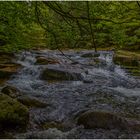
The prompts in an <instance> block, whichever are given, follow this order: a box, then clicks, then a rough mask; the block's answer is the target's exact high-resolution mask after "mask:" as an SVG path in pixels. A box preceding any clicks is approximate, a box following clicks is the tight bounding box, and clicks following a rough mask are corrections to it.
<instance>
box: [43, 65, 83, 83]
mask: <svg viewBox="0 0 140 140" xmlns="http://www.w3.org/2000/svg"><path fill="white" fill-rule="evenodd" d="M82 72H83V70H82V69H80V68H76V67H72V66H62V65H59V66H56V65H48V66H47V67H46V69H45V70H44V71H43V73H42V74H41V79H43V80H75V81H76V80H82V79H83V76H82V74H81V73H82Z"/></svg>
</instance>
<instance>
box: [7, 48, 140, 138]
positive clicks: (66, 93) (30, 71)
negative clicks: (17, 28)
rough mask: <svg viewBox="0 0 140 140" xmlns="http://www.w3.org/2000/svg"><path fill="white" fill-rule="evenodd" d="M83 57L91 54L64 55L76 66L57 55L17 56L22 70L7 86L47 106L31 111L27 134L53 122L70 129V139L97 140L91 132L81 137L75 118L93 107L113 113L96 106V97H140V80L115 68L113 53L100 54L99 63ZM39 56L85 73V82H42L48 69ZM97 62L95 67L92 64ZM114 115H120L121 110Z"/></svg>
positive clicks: (28, 53)
mask: <svg viewBox="0 0 140 140" xmlns="http://www.w3.org/2000/svg"><path fill="white" fill-rule="evenodd" d="M90 52H92V51H90ZM83 53H88V51H83V52H82V51H81V52H78V53H76V52H74V51H71V52H70V51H67V52H65V55H67V56H69V57H70V58H71V59H72V60H74V61H75V62H78V63H77V64H72V62H71V61H70V60H68V59H67V58H66V57H65V56H64V55H62V54H61V53H59V52H57V51H48V50H47V51H32V52H23V53H21V54H18V55H17V59H18V60H17V61H16V63H19V64H21V65H22V66H23V68H22V69H21V70H20V71H19V72H18V73H17V74H16V75H14V76H13V77H12V78H11V79H10V80H9V81H8V84H10V85H13V86H15V87H17V88H18V89H20V90H21V92H23V93H24V94H25V95H29V96H31V97H36V98H37V99H39V100H41V101H44V102H46V103H47V104H48V106H47V107H46V108H41V109H40V108H32V109H30V117H31V121H32V122H31V126H30V127H29V129H28V132H30V131H31V130H36V131H39V130H40V127H38V126H40V125H41V124H42V123H44V122H50V121H53V122H61V123H62V122H63V124H66V125H67V127H68V128H69V127H70V131H69V135H71V136H70V138H73V137H72V136H73V135H75V136H76V138H94V136H95V135H97V134H96V133H97V132H95V130H93V131H91V130H89V131H88V130H84V129H83V128H81V129H80V131H81V133H82V134H79V133H80V132H79V128H78V130H77V126H76V125H75V123H74V121H73V118H74V117H75V115H76V114H77V113H78V112H80V111H83V110H87V109H89V108H93V107H96V108H102V109H103V108H105V109H107V110H112V109H110V107H109V106H107V105H104V106H100V105H98V106H97V105H95V100H96V99H98V98H99V97H98V96H97V97H96V98H95V97H94V95H95V94H97V93H98V94H97V95H99V96H100V93H102V94H104V93H109V94H111V96H117V98H119V99H120V100H121V99H122V98H123V96H129V97H130V96H140V79H135V78H134V77H132V76H130V75H129V74H128V73H126V71H125V70H124V69H122V68H121V67H120V66H119V65H115V64H114V63H113V59H112V58H113V52H111V51H110V52H109V51H108V52H107V51H101V52H99V53H100V56H99V58H98V62H97V63H96V61H95V59H93V58H83V57H81V56H82V54H83ZM37 56H44V57H52V58H55V59H58V60H59V61H60V64H63V65H64V66H67V65H68V66H73V65H74V68H75V71H76V68H77V70H82V76H83V79H81V80H79V81H77V80H75V81H59V80H58V81H55V82H51V81H45V80H41V79H40V75H41V73H42V71H43V70H45V68H46V66H47V65H37V64H35V62H36V57H37ZM94 61H95V63H93V65H91V63H89V62H94ZM56 67H59V64H56ZM66 68H67V67H66ZM68 68H69V67H68ZM84 81H86V82H84ZM131 91H133V92H131ZM114 98H115V97H114ZM113 111H114V110H113ZM115 111H116V112H117V111H118V112H119V110H115ZM35 126H37V127H35ZM73 129H74V133H73ZM66 130H67V129H66ZM68 130H69V129H68ZM71 131H72V133H73V135H72V133H71ZM47 133H48V132H47ZM100 133H102V132H100ZM108 133H109V132H108ZM111 133H113V132H111ZM67 135H68V132H67ZM65 136H66V135H65ZM56 138H58V137H56ZM97 138H98V136H97Z"/></svg>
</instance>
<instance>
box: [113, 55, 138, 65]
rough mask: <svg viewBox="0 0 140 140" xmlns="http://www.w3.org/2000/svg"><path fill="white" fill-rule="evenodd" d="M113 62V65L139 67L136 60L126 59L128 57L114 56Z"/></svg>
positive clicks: (132, 58)
mask: <svg viewBox="0 0 140 140" xmlns="http://www.w3.org/2000/svg"><path fill="white" fill-rule="evenodd" d="M113 61H114V63H115V64H118V65H121V66H124V67H125V66H137V67H138V66H139V61H138V60H137V58H134V57H128V56H120V55H115V56H114V57H113Z"/></svg>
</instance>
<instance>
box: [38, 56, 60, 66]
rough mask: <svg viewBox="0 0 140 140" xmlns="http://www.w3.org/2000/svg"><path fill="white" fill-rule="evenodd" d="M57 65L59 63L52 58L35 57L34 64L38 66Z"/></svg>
mask: <svg viewBox="0 0 140 140" xmlns="http://www.w3.org/2000/svg"><path fill="white" fill-rule="evenodd" d="M58 63H59V61H58V60H56V59H54V58H46V57H43V56H38V57H36V62H35V64H39V65H48V64H58Z"/></svg>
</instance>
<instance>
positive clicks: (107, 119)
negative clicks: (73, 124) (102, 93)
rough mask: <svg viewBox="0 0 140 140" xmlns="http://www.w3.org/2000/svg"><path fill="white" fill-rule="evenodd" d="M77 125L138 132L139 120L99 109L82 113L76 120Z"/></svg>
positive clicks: (86, 127)
mask: <svg viewBox="0 0 140 140" xmlns="http://www.w3.org/2000/svg"><path fill="white" fill-rule="evenodd" d="M77 123H78V125H84V128H85V129H96V128H102V129H116V128H118V129H125V130H129V131H138V132H140V121H137V120H132V119H128V118H124V117H121V116H118V115H116V114H114V113H111V112H107V111H100V110H97V111H96V110H94V111H93V110H89V111H86V112H84V113H82V114H81V115H80V116H79V117H78V120H77Z"/></svg>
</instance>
